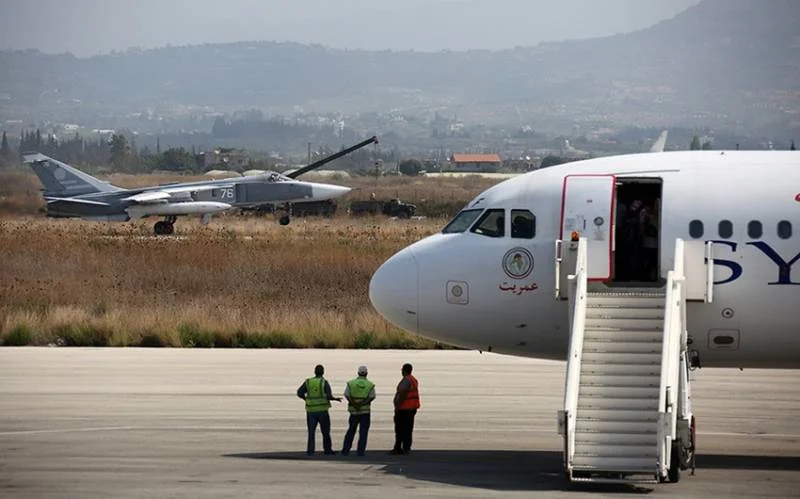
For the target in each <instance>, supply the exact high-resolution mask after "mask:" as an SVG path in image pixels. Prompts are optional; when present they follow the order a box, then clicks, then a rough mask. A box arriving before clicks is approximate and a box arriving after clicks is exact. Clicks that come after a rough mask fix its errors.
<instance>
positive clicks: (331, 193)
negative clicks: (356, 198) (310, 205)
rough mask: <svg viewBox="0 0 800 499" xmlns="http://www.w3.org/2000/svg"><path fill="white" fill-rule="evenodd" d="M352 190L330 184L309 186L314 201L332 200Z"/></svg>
mask: <svg viewBox="0 0 800 499" xmlns="http://www.w3.org/2000/svg"><path fill="white" fill-rule="evenodd" d="M351 190H352V189H350V188H349V187H344V186H341V185H331V184H313V185H312V186H311V195H312V196H313V197H314V199H316V200H319V201H321V200H323V199H332V198H336V197H339V196H344V195H345V194H347V193H348V192H350V191H351Z"/></svg>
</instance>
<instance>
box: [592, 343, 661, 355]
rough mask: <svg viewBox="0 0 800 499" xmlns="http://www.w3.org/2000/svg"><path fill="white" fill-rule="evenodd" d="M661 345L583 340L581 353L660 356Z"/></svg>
mask: <svg viewBox="0 0 800 499" xmlns="http://www.w3.org/2000/svg"><path fill="white" fill-rule="evenodd" d="M662 349H663V348H662V344H661V342H660V341H658V342H653V341H649V342H646V341H597V340H584V342H583V353H584V355H585V354H586V352H597V353H603V352H608V353H618V354H629V353H657V354H661V350H662Z"/></svg>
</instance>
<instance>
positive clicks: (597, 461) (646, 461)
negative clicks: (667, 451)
mask: <svg viewBox="0 0 800 499" xmlns="http://www.w3.org/2000/svg"><path fill="white" fill-rule="evenodd" d="M657 470H658V458H651V457H649V456H648V457H641V456H626V457H623V456H619V457H610V456H578V455H576V456H575V457H574V458H573V459H572V471H573V472H575V471H596V472H599V471H609V472H620V473H626V472H627V473H648V472H651V473H656V471H657Z"/></svg>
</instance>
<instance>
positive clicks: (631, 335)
mask: <svg viewBox="0 0 800 499" xmlns="http://www.w3.org/2000/svg"><path fill="white" fill-rule="evenodd" d="M663 336H664V331H663V328H662V329H658V330H653V329H650V330H636V329H625V330H620V329H589V328H587V329H586V330H585V331H584V333H583V341H584V342H588V341H624V342H634V341H637V342H638V341H640V342H642V343H650V342H652V343H658V344H659V345H660V344H661V343H662V340H663Z"/></svg>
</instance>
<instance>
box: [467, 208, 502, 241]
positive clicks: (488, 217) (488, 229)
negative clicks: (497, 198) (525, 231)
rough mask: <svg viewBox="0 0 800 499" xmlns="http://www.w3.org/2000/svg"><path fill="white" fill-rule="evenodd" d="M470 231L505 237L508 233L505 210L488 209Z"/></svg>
mask: <svg viewBox="0 0 800 499" xmlns="http://www.w3.org/2000/svg"><path fill="white" fill-rule="evenodd" d="M470 232H474V233H475V234H480V235H482V236H489V237H503V236H504V235H505V234H506V217H505V210H486V212H485V213H484V214H483V216H482V217H481V218H479V219H478V221H477V222H475V225H473V226H472V229H470Z"/></svg>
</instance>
